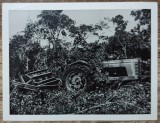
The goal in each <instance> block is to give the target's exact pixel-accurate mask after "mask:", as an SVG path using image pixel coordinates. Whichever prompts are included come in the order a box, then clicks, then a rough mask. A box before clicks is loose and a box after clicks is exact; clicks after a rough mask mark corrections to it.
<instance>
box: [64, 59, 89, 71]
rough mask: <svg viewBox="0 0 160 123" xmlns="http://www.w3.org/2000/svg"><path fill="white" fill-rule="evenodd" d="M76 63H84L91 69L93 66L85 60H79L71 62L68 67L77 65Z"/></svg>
mask: <svg viewBox="0 0 160 123" xmlns="http://www.w3.org/2000/svg"><path fill="white" fill-rule="evenodd" d="M75 65H84V66H87V67H89V68H90V69H91V66H90V65H89V64H88V63H87V62H86V61H84V60H78V61H76V62H73V63H71V64H69V65H68V66H67V67H66V69H68V68H70V67H71V66H75Z"/></svg>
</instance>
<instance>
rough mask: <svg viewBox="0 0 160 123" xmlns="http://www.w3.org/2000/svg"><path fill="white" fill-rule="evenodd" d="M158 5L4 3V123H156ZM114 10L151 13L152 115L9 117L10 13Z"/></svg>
mask: <svg viewBox="0 0 160 123" xmlns="http://www.w3.org/2000/svg"><path fill="white" fill-rule="evenodd" d="M157 6H158V5H157V3H156V2H102V3H100V2H96V3H77V2H76V3H3V4H2V63H3V71H2V72H3V84H2V85H3V120H5V121H91V120H92V121H93V120H94V121H117V120H121V121H122V120H123V121H126V120H156V119H157V95H158V93H157V88H158V83H157V81H158V80H157V75H158V73H157V68H158V64H157V62H158V59H157V57H158V55H157V54H158V51H157V47H158V42H157V40H158V17H157V8H158V7H157ZM104 9H105V10H107V9H109V10H115V9H123V10H124V9H151V114H128V115H109V114H104V115H88V114H87V115H78V114H75V115H73V114H66V115H64V114H62V115H61V114H60V115H36V117H35V115H10V110H9V109H10V105H9V104H10V100H9V99H10V97H9V11H10V10H104Z"/></svg>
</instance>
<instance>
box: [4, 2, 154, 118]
mask: <svg viewBox="0 0 160 123" xmlns="http://www.w3.org/2000/svg"><path fill="white" fill-rule="evenodd" d="M105 4H106V5H107V3H105ZM135 4H136V3H135ZM137 4H138V3H137ZM146 4H147V3H146ZM22 5H24V4H22ZM26 5H27V4H26ZM41 5H42V6H43V4H41ZM48 5H49V4H48ZM95 5H96V4H94V6H95ZM99 5H100V3H99ZM141 5H143V4H141ZM147 5H148V6H149V7H148V8H147V7H146V8H145V7H144V6H141V8H140V7H139V6H138V7H137V8H136V7H135V8H133V7H130V8H127V7H126V8H125V9H123V8H120V7H119V8H118V7H117V8H116V7H115V8H114V9H113V8H111V7H110V8H109V9H108V8H107V7H106V9H105V7H104V9H96V8H95V9H93V7H91V9H87V8H85V7H84V9H78V8H77V9H74V8H73V9H72V7H70V8H69V7H68V6H69V5H68V6H67V7H68V8H69V9H65V8H64V9H63V7H59V8H58V7H57V8H56V9H55V8H53V9H52V7H51V6H49V7H50V8H49V9H47V7H46V6H45V5H44V6H45V7H44V8H43V7H41V9H39V8H38V9H37V10H36V9H32V8H33V7H34V6H35V5H34V6H31V8H30V9H28V10H27V9H24V10H19V9H13V10H9V11H8V18H7V19H8V26H7V28H8V31H7V32H8V34H6V36H8V37H6V38H5V39H7V40H3V43H4V42H5V43H4V44H6V45H7V47H8V49H7V50H8V51H7V52H8V54H7V53H6V52H5V53H6V54H7V55H5V53H4V52H3V63H4V62H6V63H5V64H7V66H6V67H5V66H3V69H6V71H8V73H4V72H3V74H4V78H7V79H4V80H7V81H3V85H4V86H5V87H4V88H3V89H5V88H8V89H7V90H8V96H7V97H4V98H5V99H6V98H7V100H8V103H6V105H7V104H8V105H7V106H8V107H7V108H6V109H8V111H7V113H8V115H9V116H11V117H12V116H15V117H16V116H19V117H21V116H28V115H29V116H34V115H36V116H39V117H41V116H42V117H43V116H44V119H42V120H45V117H47V115H48V116H50V117H51V120H56V116H60V115H61V116H63V115H65V116H66V117H67V116H68V115H70V116H72V117H73V119H74V116H82V117H83V116H85V117H88V116H92V115H93V116H97V119H98V120H101V119H100V118H98V116H103V117H105V116H108V117H110V116H112V118H110V120H114V119H113V117H116V116H117V117H119V116H123V117H124V116H125V115H126V117H127V116H128V117H130V119H132V118H133V117H132V116H133V115H137V116H138V115H142V117H139V119H141V118H143V119H145V118H146V119H147V117H146V116H150V115H151V116H153V117H154V118H152V117H148V118H151V119H155V117H157V116H155V115H156V105H155V104H156V100H157V99H156V98H157V97H156V95H157V91H156V90H157V85H156V83H157V80H156V76H157V73H156V71H157V68H156V64H157V63H156V62H157V61H156V58H155V57H156V55H157V52H156V51H157V44H156V42H157V39H156V36H157V34H154V35H152V34H153V32H155V33H157V32H156V31H157V30H156V27H154V26H153V25H154V24H155V26H156V23H155V22H157V20H156V13H154V14H155V15H152V14H153V12H152V11H156V4H154V3H151V4H147ZM150 5H151V7H150ZM6 6H7V5H6ZM17 6H18V4H17ZM54 6H56V4H53V7H54ZM60 6H61V5H60ZM70 6H72V4H71V3H70ZM113 6H114V4H113ZM121 6H122V4H121ZM67 7H66V8H67ZM4 8H5V7H4ZM6 8H7V7H6ZM81 8H83V4H82V5H81ZM102 8H103V7H102ZM153 16H154V17H155V19H154V18H153ZM153 19H154V20H153ZM3 21H5V20H3ZM5 23H6V22H5ZM4 26H5V25H3V27H4ZM3 31H4V28H3ZM5 33H6V32H5ZM153 36H155V37H153ZM6 42H7V43H6ZM6 45H3V50H5V48H6V47H5V46H6ZM152 45H154V49H153V46H152ZM153 56H154V57H153ZM4 57H5V58H7V59H5V60H6V61H5V60H4ZM153 58H154V59H153ZM154 65H155V66H154ZM152 67H153V68H152ZM4 71H5V70H4ZM5 74H7V75H5ZM6 83H8V84H7V85H8V86H6V85H5V84H6ZM153 90H154V91H153ZM4 91H6V90H3V92H4ZM5 94H7V93H4V95H3V96H5ZM154 95H155V96H154ZM153 96H154V97H153ZM153 104H154V105H153ZM4 106H5V105H4ZM152 108H153V109H152ZM153 114H155V115H153ZM52 115H53V116H54V117H52ZM82 117H81V118H79V119H78V118H77V119H78V120H82ZM28 118H29V117H28ZM54 118H55V119H54ZM95 118H96V117H95ZM95 118H93V119H95ZM136 118H137V117H136ZM26 119H27V118H26ZM71 119H72V118H70V120H71ZM93 119H92V118H88V119H87V120H93ZM102 119H103V120H104V119H106V120H107V118H102ZM115 119H116V118H115ZM117 119H120V118H117ZM133 119H134V118H133ZM14 120H15V119H14ZM18 120H20V118H19V119H18ZM28 120H29V119H28ZM32 120H33V117H32ZM34 120H35V119H34ZM37 120H39V119H37ZM47 120H48V119H47ZM59 120H60V118H59ZM84 120H85V119H84Z"/></svg>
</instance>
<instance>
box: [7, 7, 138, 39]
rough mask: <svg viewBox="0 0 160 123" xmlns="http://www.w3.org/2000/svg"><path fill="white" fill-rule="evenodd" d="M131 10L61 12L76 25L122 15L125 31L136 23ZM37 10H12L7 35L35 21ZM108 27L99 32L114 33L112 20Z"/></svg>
mask: <svg viewBox="0 0 160 123" xmlns="http://www.w3.org/2000/svg"><path fill="white" fill-rule="evenodd" d="M131 11H132V10H64V11H63V13H64V14H66V15H68V16H69V17H70V18H71V19H73V20H75V21H76V25H77V26H78V25H80V24H86V25H91V24H96V23H98V22H99V21H100V20H104V18H110V19H111V18H112V17H115V16H116V15H122V16H123V17H124V20H126V21H128V25H127V28H126V31H130V30H131V29H132V28H134V27H135V26H136V25H137V23H138V22H137V21H134V17H133V16H131V15H130V13H131ZM40 13H41V11H39V10H32V11H31V10H28V11H27V10H14V11H13V10H12V11H10V13H9V14H10V15H9V36H10V38H11V37H12V36H13V35H15V34H18V33H22V31H23V30H24V28H25V26H26V24H27V23H28V22H30V21H32V22H35V21H37V15H38V14H40ZM108 25H109V26H110V28H109V29H107V30H104V32H101V33H103V34H105V35H106V36H111V35H113V34H114V28H115V26H116V25H114V24H113V23H112V22H110V23H109V24H108ZM93 38H95V37H94V36H92V37H90V39H88V40H90V41H92V40H93Z"/></svg>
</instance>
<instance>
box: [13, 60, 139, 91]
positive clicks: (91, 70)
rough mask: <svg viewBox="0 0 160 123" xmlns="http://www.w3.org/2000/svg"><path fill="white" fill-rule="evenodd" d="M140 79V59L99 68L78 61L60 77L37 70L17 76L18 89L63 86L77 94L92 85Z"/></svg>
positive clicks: (103, 65)
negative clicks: (18, 80)
mask: <svg viewBox="0 0 160 123" xmlns="http://www.w3.org/2000/svg"><path fill="white" fill-rule="evenodd" d="M140 78H141V60H140V59H121V60H109V61H103V62H102V64H101V66H100V67H99V66H98V67H97V66H96V65H90V64H89V63H88V62H86V61H83V60H78V61H76V62H73V63H71V64H69V65H67V66H66V67H65V70H64V71H63V73H62V74H61V77H56V75H55V74H54V73H52V72H51V71H49V70H48V69H45V70H38V71H33V72H28V73H25V74H22V75H19V79H20V82H14V84H15V85H17V86H18V87H22V88H26V89H30V90H36V89H37V88H52V87H55V86H63V87H65V88H66V89H67V90H68V91H71V92H79V91H85V90H87V89H89V88H90V87H91V86H92V85H94V83H98V84H99V83H106V84H108V83H112V82H114V81H130V80H138V79H140Z"/></svg>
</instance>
